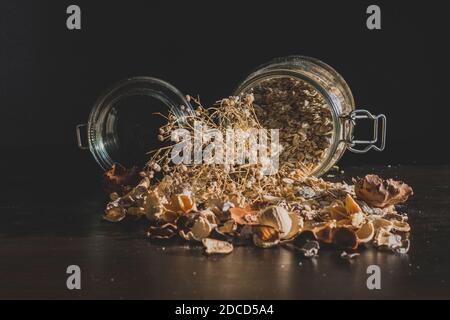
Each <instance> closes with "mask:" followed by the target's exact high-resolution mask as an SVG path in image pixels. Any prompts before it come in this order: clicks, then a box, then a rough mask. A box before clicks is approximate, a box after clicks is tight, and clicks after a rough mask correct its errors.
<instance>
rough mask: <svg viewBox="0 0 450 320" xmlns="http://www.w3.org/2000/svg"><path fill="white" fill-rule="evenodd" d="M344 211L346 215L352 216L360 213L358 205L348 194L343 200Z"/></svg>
mask: <svg viewBox="0 0 450 320" xmlns="http://www.w3.org/2000/svg"><path fill="white" fill-rule="evenodd" d="M345 211H346V212H347V214H349V215H352V214H354V213H358V212H362V210H361V207H360V206H359V204H357V203H356V201H355V199H353V197H352V196H351V195H349V194H347V197H346V198H345Z"/></svg>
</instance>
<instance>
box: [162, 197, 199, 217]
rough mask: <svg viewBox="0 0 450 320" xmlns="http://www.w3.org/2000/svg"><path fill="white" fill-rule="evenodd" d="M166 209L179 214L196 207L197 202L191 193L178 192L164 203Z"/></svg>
mask: <svg viewBox="0 0 450 320" xmlns="http://www.w3.org/2000/svg"><path fill="white" fill-rule="evenodd" d="M164 209H165V210H166V211H169V212H173V213H177V214H187V213H189V212H191V211H193V210H194V209H195V202H194V200H193V199H192V198H191V196H190V195H187V194H183V193H182V194H176V195H173V196H172V197H171V198H170V202H169V203H168V204H165V205H164Z"/></svg>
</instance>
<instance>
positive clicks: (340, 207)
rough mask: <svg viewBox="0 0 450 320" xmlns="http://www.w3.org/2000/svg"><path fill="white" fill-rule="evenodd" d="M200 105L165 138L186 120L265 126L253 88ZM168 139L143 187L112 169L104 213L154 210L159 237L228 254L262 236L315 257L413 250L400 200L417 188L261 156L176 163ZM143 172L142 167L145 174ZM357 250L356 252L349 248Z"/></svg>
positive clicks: (114, 218) (165, 131)
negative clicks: (266, 168)
mask: <svg viewBox="0 0 450 320" xmlns="http://www.w3.org/2000/svg"><path fill="white" fill-rule="evenodd" d="M189 99H190V100H191V101H193V103H194V104H195V105H196V106H197V107H196V109H195V113H194V114H192V115H191V116H188V117H187V119H186V121H185V122H184V123H183V124H181V123H179V121H178V120H177V118H176V117H175V115H174V114H172V113H169V114H168V115H167V116H164V117H165V118H166V119H167V124H166V125H164V126H163V127H161V128H160V136H159V137H158V138H159V140H161V141H168V140H169V139H170V133H171V132H172V130H174V129H177V128H181V127H183V128H188V129H189V130H195V128H194V126H193V123H194V121H200V122H201V123H203V124H204V125H205V126H208V127H209V128H215V129H218V130H220V131H222V132H224V131H225V130H227V129H228V128H230V126H231V127H232V128H234V129H236V128H239V129H244V130H245V129H247V128H252V127H253V128H260V127H261V126H260V124H259V122H258V119H257V117H256V115H255V112H254V109H253V96H252V95H246V96H243V97H230V98H227V99H223V100H221V101H220V102H218V103H217V104H216V105H214V106H213V107H211V108H208V109H206V108H204V107H202V106H201V104H200V102H199V101H198V100H197V99H193V98H191V97H189ZM172 147H173V145H168V146H166V147H163V148H161V149H158V150H156V151H153V152H151V160H150V161H149V162H148V164H147V166H146V167H145V168H144V170H143V171H142V172H141V173H140V174H139V175H140V178H141V181H140V182H139V183H138V184H137V185H136V186H134V187H133V186H131V187H130V186H125V185H124V181H125V182H129V181H133V179H132V178H131V173H133V172H134V171H133V172H131V171H129V170H128V171H127V170H123V169H121V172H123V173H124V174H126V175H127V177H126V179H121V178H119V177H117V167H114V168H112V170H111V171H109V172H107V173H106V174H105V181H106V183H105V184H106V185H108V184H109V185H113V187H112V188H111V187H109V188H107V189H108V190H114V192H112V193H111V202H109V203H108V205H107V208H106V211H105V215H104V218H105V219H106V220H108V221H111V222H118V221H121V220H123V219H124V218H125V217H127V216H132V217H147V219H148V220H149V221H150V222H149V223H150V226H149V228H148V232H147V234H148V237H149V238H150V239H152V240H157V239H159V240H161V239H169V238H172V237H175V236H177V237H181V238H183V239H185V240H186V241H193V242H198V243H202V244H203V246H204V247H205V253H206V254H227V253H230V252H231V251H232V250H233V245H245V244H251V243H253V244H254V245H255V246H257V247H261V248H270V247H275V246H279V245H283V246H285V247H288V248H292V249H295V250H297V251H299V252H301V253H302V254H303V255H304V256H306V257H312V256H315V255H317V253H318V251H319V249H320V245H321V244H322V245H324V244H325V245H330V246H335V247H336V248H339V249H341V250H345V254H343V255H342V256H343V257H353V256H354V254H352V253H351V252H352V251H355V250H357V249H358V247H360V246H368V245H372V246H374V247H376V248H385V249H388V250H391V251H393V252H397V253H406V252H407V251H408V249H409V240H408V235H409V231H410V226H409V224H408V223H407V216H406V215H405V214H400V213H398V212H397V210H396V207H395V205H396V204H398V203H402V202H405V201H406V200H407V199H408V197H409V196H411V195H412V193H413V192H412V189H411V188H410V187H409V186H408V185H406V184H404V183H402V182H398V181H393V180H383V179H381V178H380V177H378V176H376V175H368V176H366V177H365V178H362V179H361V178H358V179H354V186H353V185H348V184H346V183H345V182H343V183H334V182H327V181H324V180H323V179H320V178H316V177H312V176H310V175H309V173H308V171H307V170H306V169H305V167H304V165H303V164H302V163H301V162H298V163H290V162H289V163H280V168H279V170H278V173H277V174H275V175H268V176H266V175H263V174H262V173H261V170H262V168H261V165H260V164H254V165H253V164H252V165H249V164H244V165H237V164H236V165H233V166H230V165H217V164H198V165H196V164H193V165H190V166H187V165H184V164H181V165H174V164H173V163H171V162H170V151H171V148H172ZM136 175H137V174H136ZM347 252H350V254H348V253H347Z"/></svg>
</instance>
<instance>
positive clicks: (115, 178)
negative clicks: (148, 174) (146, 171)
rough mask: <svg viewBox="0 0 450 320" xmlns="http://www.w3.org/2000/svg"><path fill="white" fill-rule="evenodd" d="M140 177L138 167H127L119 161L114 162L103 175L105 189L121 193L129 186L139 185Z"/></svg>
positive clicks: (108, 191) (109, 192) (107, 191)
mask: <svg viewBox="0 0 450 320" xmlns="http://www.w3.org/2000/svg"><path fill="white" fill-rule="evenodd" d="M139 179H140V177H139V170H138V169H137V167H133V168H130V169H127V168H125V167H124V166H122V165H120V164H118V163H114V164H113V165H112V167H111V169H110V170H108V171H106V172H105V174H104V176H103V190H104V191H105V192H106V193H108V194H111V193H113V192H117V193H118V194H119V195H123V194H124V192H125V190H126V189H127V187H129V186H135V185H137V184H138V183H139Z"/></svg>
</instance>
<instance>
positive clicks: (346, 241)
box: [333, 227, 358, 250]
mask: <svg viewBox="0 0 450 320" xmlns="http://www.w3.org/2000/svg"><path fill="white" fill-rule="evenodd" d="M333 243H334V244H335V245H336V246H337V247H338V248H341V249H351V250H356V249H357V248H358V238H357V236H356V233H355V231H353V230H352V229H350V228H345V227H340V228H337V229H336V231H335V232H334V235H333Z"/></svg>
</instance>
